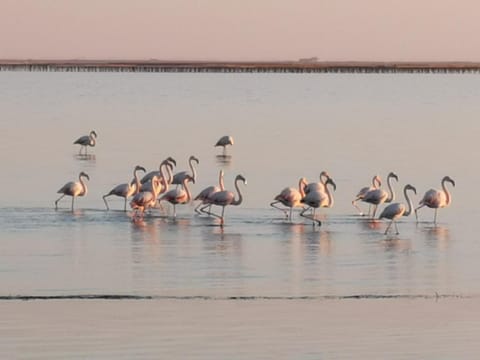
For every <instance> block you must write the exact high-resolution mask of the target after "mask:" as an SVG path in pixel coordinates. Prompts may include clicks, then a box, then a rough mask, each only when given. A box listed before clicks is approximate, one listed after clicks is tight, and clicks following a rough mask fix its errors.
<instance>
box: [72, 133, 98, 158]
mask: <svg viewBox="0 0 480 360" xmlns="http://www.w3.org/2000/svg"><path fill="white" fill-rule="evenodd" d="M96 139H97V133H96V132H95V130H92V131H90V134H88V135H84V136H80V137H79V138H78V139H77V140H75V141H74V142H73V143H74V144H79V145H80V150H79V151H78V153H79V154H81V153H82V149H83V148H85V155H87V146H92V147H93V146H95V144H96Z"/></svg>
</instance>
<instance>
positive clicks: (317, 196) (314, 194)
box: [300, 177, 337, 226]
mask: <svg viewBox="0 0 480 360" xmlns="http://www.w3.org/2000/svg"><path fill="white" fill-rule="evenodd" d="M327 185H332V187H333V190H336V189H337V185H336V184H335V183H334V182H333V180H332V178H330V177H329V178H328V179H327V181H326V182H325V191H316V190H313V191H310V192H309V193H308V194H306V195H305V197H304V198H303V199H302V200H301V202H302V203H303V204H306V205H308V207H307V208H305V209H303V210H302V211H301V212H300V216H303V217H304V218H307V219H310V220H312V221H313V226H315V222H317V223H318V225H322V222H321V221H320V220H317V219H316V218H315V211H316V210H317V209H318V208H321V207H332V206H333V197H332V194H331V193H330V189H329V188H328V186H327ZM309 210H313V213H312V214H311V215H308V214H305V212H307V211H309Z"/></svg>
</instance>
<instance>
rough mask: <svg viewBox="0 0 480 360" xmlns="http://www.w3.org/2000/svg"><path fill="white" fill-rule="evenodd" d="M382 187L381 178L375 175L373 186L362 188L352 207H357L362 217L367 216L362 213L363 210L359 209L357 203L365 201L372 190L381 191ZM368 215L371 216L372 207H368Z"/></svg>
mask: <svg viewBox="0 0 480 360" xmlns="http://www.w3.org/2000/svg"><path fill="white" fill-rule="evenodd" d="M380 186H382V180H381V179H380V176H378V175H375V176H374V177H373V179H372V186H365V187H363V188H361V189H360V191H359V192H358V194H357V195H356V196H355V199H354V200H353V201H352V205H353V206H355V208H356V209H357V210H358V211H359V213H360V216H363V215H365V214H364V213H363V212H362V209H360V208H359V207H358V205H357V201H358V200H363V199H364V197H365V194H366V193H368V192H369V191H372V190H376V189H379V188H380ZM368 215H370V206H369V207H368Z"/></svg>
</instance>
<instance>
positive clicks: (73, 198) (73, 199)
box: [72, 196, 75, 212]
mask: <svg viewBox="0 0 480 360" xmlns="http://www.w3.org/2000/svg"><path fill="white" fill-rule="evenodd" d="M74 201H75V196H72V212H73V203H74Z"/></svg>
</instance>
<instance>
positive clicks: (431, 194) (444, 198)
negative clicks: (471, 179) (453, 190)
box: [415, 176, 455, 224]
mask: <svg viewBox="0 0 480 360" xmlns="http://www.w3.org/2000/svg"><path fill="white" fill-rule="evenodd" d="M446 182H449V183H450V184H452V186H454V187H455V181H453V180H452V179H451V178H450V177H449V176H445V177H444V178H443V179H442V183H441V184H442V190H436V189H430V190H428V191H427V192H426V193H425V195H423V198H422V200H420V202H419V204H420V206H419V207H417V208H416V209H415V217H416V219H417V221H418V214H417V211H418V210H419V209H421V208H422V207H424V206H427V207H429V208H432V209H435V215H434V217H433V223H434V224H436V223H437V210H438V209H439V208H444V207H446V206H448V205H450V203H451V202H452V196H451V195H450V192H449V191H448V189H447V187H446V185H445V183H446Z"/></svg>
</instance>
